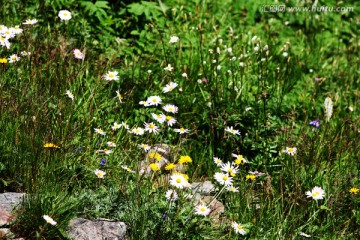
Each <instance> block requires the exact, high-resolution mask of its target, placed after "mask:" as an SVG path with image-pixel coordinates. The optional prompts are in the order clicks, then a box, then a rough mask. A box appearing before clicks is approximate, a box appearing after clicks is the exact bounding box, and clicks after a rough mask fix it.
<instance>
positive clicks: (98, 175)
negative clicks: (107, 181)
mask: <svg viewBox="0 0 360 240" xmlns="http://www.w3.org/2000/svg"><path fill="white" fill-rule="evenodd" d="M94 173H95V175H96V176H97V177H98V178H104V175H105V174H106V172H104V171H101V170H99V169H95V170H94Z"/></svg>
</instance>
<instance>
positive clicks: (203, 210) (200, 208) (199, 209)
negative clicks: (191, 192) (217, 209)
mask: <svg viewBox="0 0 360 240" xmlns="http://www.w3.org/2000/svg"><path fill="white" fill-rule="evenodd" d="M210 212H211V209H210V208H208V207H207V206H206V205H204V204H200V205H197V206H196V207H195V214H197V215H201V216H207V215H209V213H210Z"/></svg>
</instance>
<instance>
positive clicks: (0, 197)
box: [0, 192, 24, 227]
mask: <svg viewBox="0 0 360 240" xmlns="http://www.w3.org/2000/svg"><path fill="white" fill-rule="evenodd" d="M23 196H24V193H13V192H8V193H2V194H0V227H1V226H2V225H6V224H8V223H10V222H11V221H12V217H11V210H12V209H13V208H14V207H15V206H16V205H17V204H19V203H20V201H21V200H22V197H23Z"/></svg>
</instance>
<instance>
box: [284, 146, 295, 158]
mask: <svg viewBox="0 0 360 240" xmlns="http://www.w3.org/2000/svg"><path fill="white" fill-rule="evenodd" d="M296 151H297V148H295V147H286V149H285V150H284V151H283V152H284V153H287V154H289V155H291V156H294V155H295V153H296Z"/></svg>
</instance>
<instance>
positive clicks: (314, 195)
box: [311, 192, 320, 197]
mask: <svg viewBox="0 0 360 240" xmlns="http://www.w3.org/2000/svg"><path fill="white" fill-rule="evenodd" d="M311 195H312V196H313V197H316V196H318V195H320V193H319V192H314V193H313V194H311Z"/></svg>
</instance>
